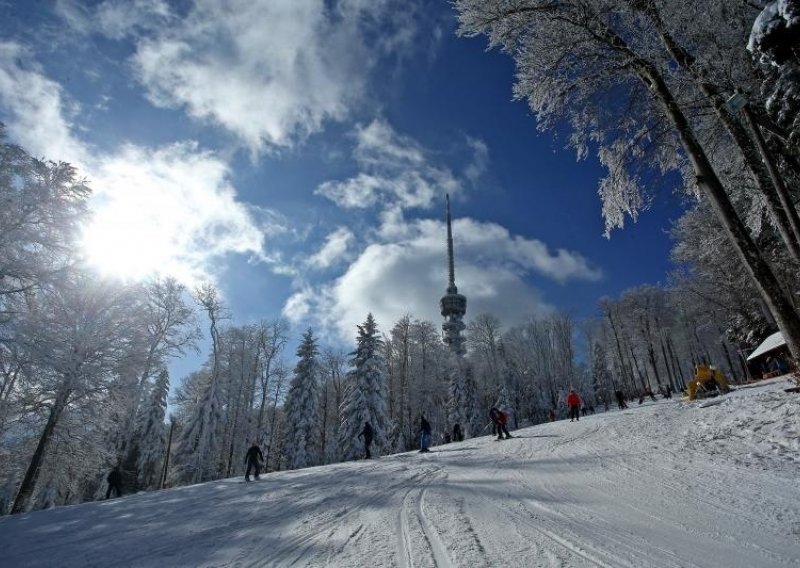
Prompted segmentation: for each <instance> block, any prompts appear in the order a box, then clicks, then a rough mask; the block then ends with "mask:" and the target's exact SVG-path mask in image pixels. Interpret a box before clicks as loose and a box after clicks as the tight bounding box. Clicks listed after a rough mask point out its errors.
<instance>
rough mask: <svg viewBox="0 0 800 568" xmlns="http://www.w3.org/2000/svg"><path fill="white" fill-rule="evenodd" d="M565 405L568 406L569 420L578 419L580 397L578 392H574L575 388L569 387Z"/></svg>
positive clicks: (579, 417)
mask: <svg viewBox="0 0 800 568" xmlns="http://www.w3.org/2000/svg"><path fill="white" fill-rule="evenodd" d="M567 406H568V407H569V421H570V422H572V421H574V420H577V421H580V419H581V416H580V410H581V397H580V396H578V393H576V392H575V389H569V394H568V395H567Z"/></svg>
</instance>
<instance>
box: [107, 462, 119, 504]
mask: <svg viewBox="0 0 800 568" xmlns="http://www.w3.org/2000/svg"><path fill="white" fill-rule="evenodd" d="M106 481H108V491H106V499H111V492H112V491H114V492H116V494H117V497H122V473H120V471H119V466H118V465H117V466H114V469H112V470H111V472H110V473H109V474H108V477H106Z"/></svg>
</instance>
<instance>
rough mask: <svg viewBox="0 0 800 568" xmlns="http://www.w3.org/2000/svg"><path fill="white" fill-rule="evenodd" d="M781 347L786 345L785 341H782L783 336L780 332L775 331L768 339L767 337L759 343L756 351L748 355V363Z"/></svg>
mask: <svg viewBox="0 0 800 568" xmlns="http://www.w3.org/2000/svg"><path fill="white" fill-rule="evenodd" d="M782 345H786V340H784V339H783V335H782V334H781V332H780V331H776V332H775V333H773V334H772V335H770V336H769V337H767V338H766V339H765V340H764V341H762V342H761V345H759V346H758V347H756V350H755V351H753V352H752V353H750V356H749V357H748V358H747V360H748V361H750V360H752V359H755V358H756V357H759V356H760V355H763V354H764V353H766V352H767V351H772V350H773V349H777V348H778V347H781V346H782Z"/></svg>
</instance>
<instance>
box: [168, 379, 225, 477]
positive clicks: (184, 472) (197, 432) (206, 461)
mask: <svg viewBox="0 0 800 568" xmlns="http://www.w3.org/2000/svg"><path fill="white" fill-rule="evenodd" d="M222 417H223V414H222V389H221V388H220V385H219V381H217V380H215V379H214V376H213V375H212V376H211V377H210V379H209V381H208V384H207V385H206V387H205V389H204V391H203V395H202V397H201V398H200V400H199V402H198V403H197V406H196V407H195V408H194V412H193V413H192V415H191V416H190V418H189V421H188V422H187V423H186V424H185V425H184V426H183V430H182V432H181V436H180V438H179V439H178V444H177V446H176V448H175V469H174V471H173V475H172V477H173V479H174V481H175V482H176V483H201V482H203V481H209V480H211V479H214V477H215V476H216V473H217V458H218V457H219V447H218V446H219V429H220V425H221V424H222Z"/></svg>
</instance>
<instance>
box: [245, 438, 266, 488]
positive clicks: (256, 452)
mask: <svg viewBox="0 0 800 568" xmlns="http://www.w3.org/2000/svg"><path fill="white" fill-rule="evenodd" d="M263 460H264V454H262V453H261V448H259V447H258V444H256V443H255V442H253V445H252V446H250V449H249V450H247V453H246V454H245V456H244V462H245V463H246V464H247V469H246V470H245V472H244V480H245V481H250V470H251V469H252V470H254V471H255V473H256V475H255V478H256V480H257V479H258V474H259V473H260V466H261V462H262V461H263Z"/></svg>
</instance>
